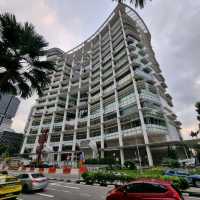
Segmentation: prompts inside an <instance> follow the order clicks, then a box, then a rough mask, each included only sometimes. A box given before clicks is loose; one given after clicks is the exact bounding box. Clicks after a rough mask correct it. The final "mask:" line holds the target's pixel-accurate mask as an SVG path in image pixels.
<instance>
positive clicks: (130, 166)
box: [124, 160, 136, 170]
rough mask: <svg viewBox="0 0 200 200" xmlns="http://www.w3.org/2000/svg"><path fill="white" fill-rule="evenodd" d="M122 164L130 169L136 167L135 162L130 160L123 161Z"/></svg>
mask: <svg viewBox="0 0 200 200" xmlns="http://www.w3.org/2000/svg"><path fill="white" fill-rule="evenodd" d="M124 166H125V168H126V169H130V170H135V169H136V166H135V163H134V162H132V161H129V160H127V161H125V162H124Z"/></svg>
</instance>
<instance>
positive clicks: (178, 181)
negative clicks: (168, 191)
mask: <svg viewBox="0 0 200 200" xmlns="http://www.w3.org/2000/svg"><path fill="white" fill-rule="evenodd" d="M161 179H162V180H165V181H172V182H173V185H174V186H175V187H177V188H178V189H180V190H185V189H187V188H188V187H189V184H188V182H187V180H186V179H185V178H182V177H176V176H162V177H161Z"/></svg>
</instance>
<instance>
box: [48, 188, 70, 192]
mask: <svg viewBox="0 0 200 200" xmlns="http://www.w3.org/2000/svg"><path fill="white" fill-rule="evenodd" d="M48 190H54V191H58V192H66V193H68V192H70V191H67V190H58V189H55V188H48Z"/></svg>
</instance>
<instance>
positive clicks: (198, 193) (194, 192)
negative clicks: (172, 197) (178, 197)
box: [182, 187, 200, 197]
mask: <svg viewBox="0 0 200 200" xmlns="http://www.w3.org/2000/svg"><path fill="white" fill-rule="evenodd" d="M182 192H183V193H188V194H189V196H194V197H200V188H196V187H190V188H188V189H187V190H184V191H182Z"/></svg>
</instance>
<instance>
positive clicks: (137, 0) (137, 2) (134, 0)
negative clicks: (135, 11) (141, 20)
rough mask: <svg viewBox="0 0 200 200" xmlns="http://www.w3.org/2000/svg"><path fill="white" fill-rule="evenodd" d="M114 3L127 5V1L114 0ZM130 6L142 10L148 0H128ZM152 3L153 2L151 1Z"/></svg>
mask: <svg viewBox="0 0 200 200" xmlns="http://www.w3.org/2000/svg"><path fill="white" fill-rule="evenodd" d="M113 1H117V2H118V3H126V2H127V1H126V0H113ZM128 1H129V3H130V4H134V6H135V7H136V8H137V7H140V8H144V6H145V3H146V0H128ZM149 1H151V0H149Z"/></svg>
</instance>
